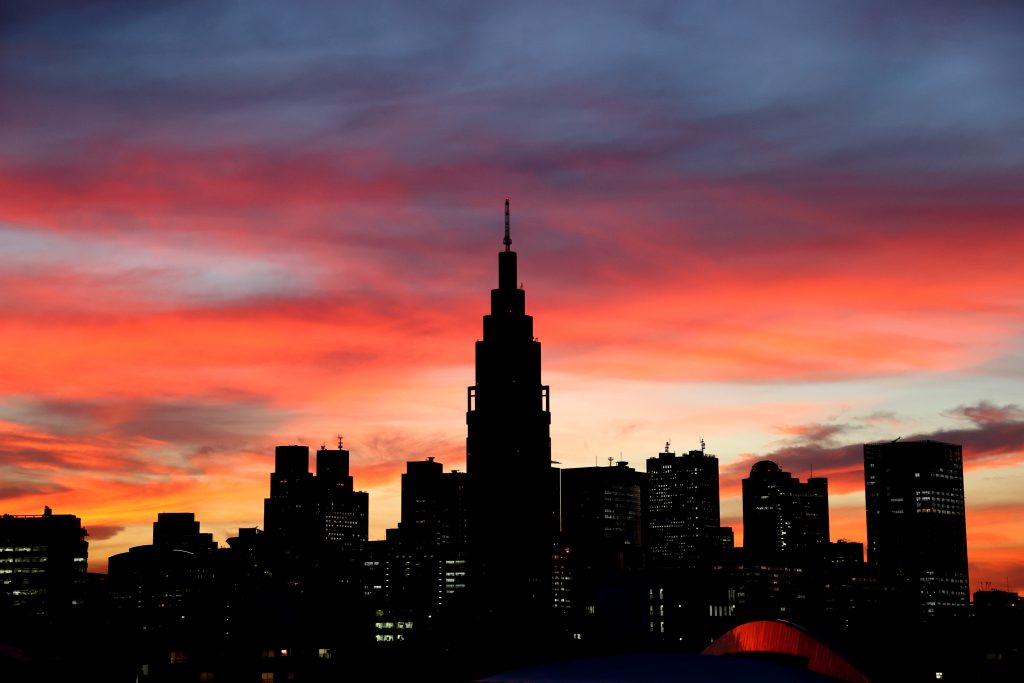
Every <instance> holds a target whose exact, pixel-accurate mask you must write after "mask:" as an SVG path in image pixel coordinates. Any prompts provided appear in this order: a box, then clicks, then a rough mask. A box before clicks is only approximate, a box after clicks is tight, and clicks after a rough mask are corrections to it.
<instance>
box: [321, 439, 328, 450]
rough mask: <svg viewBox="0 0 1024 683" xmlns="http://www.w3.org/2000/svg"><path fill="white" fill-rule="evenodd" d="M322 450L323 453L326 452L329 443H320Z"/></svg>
mask: <svg viewBox="0 0 1024 683" xmlns="http://www.w3.org/2000/svg"><path fill="white" fill-rule="evenodd" d="M320 450H322V451H326V450H327V442H326V441H321V442H320Z"/></svg>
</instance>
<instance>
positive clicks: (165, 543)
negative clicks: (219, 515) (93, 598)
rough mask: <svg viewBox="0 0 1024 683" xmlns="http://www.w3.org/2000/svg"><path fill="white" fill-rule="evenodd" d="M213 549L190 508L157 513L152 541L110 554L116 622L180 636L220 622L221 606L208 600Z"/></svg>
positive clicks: (153, 633) (134, 630) (156, 633)
mask: <svg viewBox="0 0 1024 683" xmlns="http://www.w3.org/2000/svg"><path fill="white" fill-rule="evenodd" d="M216 552H217V544H216V542H215V541H214V540H213V536H212V534H209V533H202V532H201V531H200V529H199V522H198V521H196V519H195V514H194V513H191V512H161V513H160V514H159V515H157V520H156V521H155V522H154V523H153V543H152V545H140V546H134V547H132V548H130V549H129V550H128V552H124V553H118V554H117V555H114V556H112V557H111V558H110V563H109V569H108V582H109V587H110V596H111V606H112V607H113V608H114V610H115V614H116V621H117V623H118V624H120V625H121V626H123V627H124V628H125V629H126V630H127V632H128V633H143V632H145V633H147V634H150V636H151V637H157V636H159V637H164V638H180V637H181V636H182V635H184V634H192V633H193V632H194V631H195V630H196V629H197V628H205V627H207V626H210V624H211V622H213V623H215V622H216V621H219V620H220V619H221V618H222V617H223V614H222V613H221V610H220V607H221V606H220V605H219V604H215V602H216V601H215V600H214V599H213V596H214V595H215V593H216V591H215V584H214V576H215V564H216ZM214 630H215V631H216V630H217V629H214Z"/></svg>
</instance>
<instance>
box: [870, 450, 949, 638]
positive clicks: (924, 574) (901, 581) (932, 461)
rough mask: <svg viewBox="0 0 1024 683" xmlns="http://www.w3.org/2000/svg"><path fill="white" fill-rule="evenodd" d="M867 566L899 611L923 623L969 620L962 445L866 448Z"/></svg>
mask: <svg viewBox="0 0 1024 683" xmlns="http://www.w3.org/2000/svg"><path fill="white" fill-rule="evenodd" d="M864 480H865V485H864V489H865V498H866V502H867V531H868V561H869V562H871V563H873V564H875V565H877V567H878V569H879V573H880V578H881V581H882V584H883V587H885V588H887V589H888V590H891V591H893V592H894V594H895V596H896V597H897V598H898V599H899V602H898V603H897V607H896V609H898V610H899V611H900V612H904V611H906V610H910V611H911V613H913V614H916V615H917V617H918V618H919V619H921V620H923V621H931V620H937V619H943V618H949V617H953V618H958V617H963V616H965V615H966V614H967V607H968V601H969V595H968V580H967V527H966V523H965V518H964V477H963V455H962V451H961V447H960V446H958V445H953V444H947V443H941V442H938V441H894V442H890V443H876V444H865V445H864Z"/></svg>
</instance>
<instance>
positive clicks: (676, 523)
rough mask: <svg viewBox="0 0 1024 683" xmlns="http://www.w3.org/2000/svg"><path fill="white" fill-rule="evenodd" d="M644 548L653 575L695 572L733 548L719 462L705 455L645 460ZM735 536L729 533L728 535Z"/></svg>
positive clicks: (668, 454) (668, 455) (665, 454)
mask: <svg viewBox="0 0 1024 683" xmlns="http://www.w3.org/2000/svg"><path fill="white" fill-rule="evenodd" d="M647 486H648V494H647V510H646V513H647V514H646V522H645V538H644V546H645V548H646V550H647V557H648V561H649V563H650V565H651V567H652V568H655V569H696V568H698V567H699V566H700V565H701V564H702V562H703V560H705V559H706V558H707V556H708V553H710V552H711V551H712V550H714V549H716V548H721V547H722V546H723V545H726V544H727V545H731V543H727V540H728V539H730V538H731V534H730V533H727V530H725V529H723V528H722V527H721V526H720V524H721V516H720V511H719V498H718V458H716V457H715V456H713V455H711V454H709V453H705V452H704V451H703V450H699V451H690V452H689V453H684V454H682V455H679V456H677V455H676V454H675V453H673V452H671V451H669V447H668V444H666V445H665V452H663V453H659V454H658V456H657V457H655V458H648V460H647ZM729 531H731V530H729Z"/></svg>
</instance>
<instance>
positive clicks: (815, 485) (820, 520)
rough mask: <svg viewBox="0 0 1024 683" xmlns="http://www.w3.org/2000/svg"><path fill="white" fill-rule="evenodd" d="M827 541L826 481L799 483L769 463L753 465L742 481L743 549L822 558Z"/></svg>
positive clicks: (815, 478)
mask: <svg viewBox="0 0 1024 683" xmlns="http://www.w3.org/2000/svg"><path fill="white" fill-rule="evenodd" d="M828 540H829V532H828V479H825V478H824V477H811V478H810V479H808V480H807V481H806V482H801V481H800V480H799V479H797V478H796V477H794V476H793V475H792V474H790V473H789V472H783V471H782V470H781V469H780V468H779V466H778V465H776V464H775V463H774V462H772V461H771V460H759V461H757V462H756V463H754V466H753V467H751V468H750V477H748V478H747V479H744V480H743V547H744V548H746V549H747V550H749V551H753V552H756V553H780V552H782V553H814V552H816V553H819V554H821V555H822V556H824V553H825V552H826V550H827V548H828Z"/></svg>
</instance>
